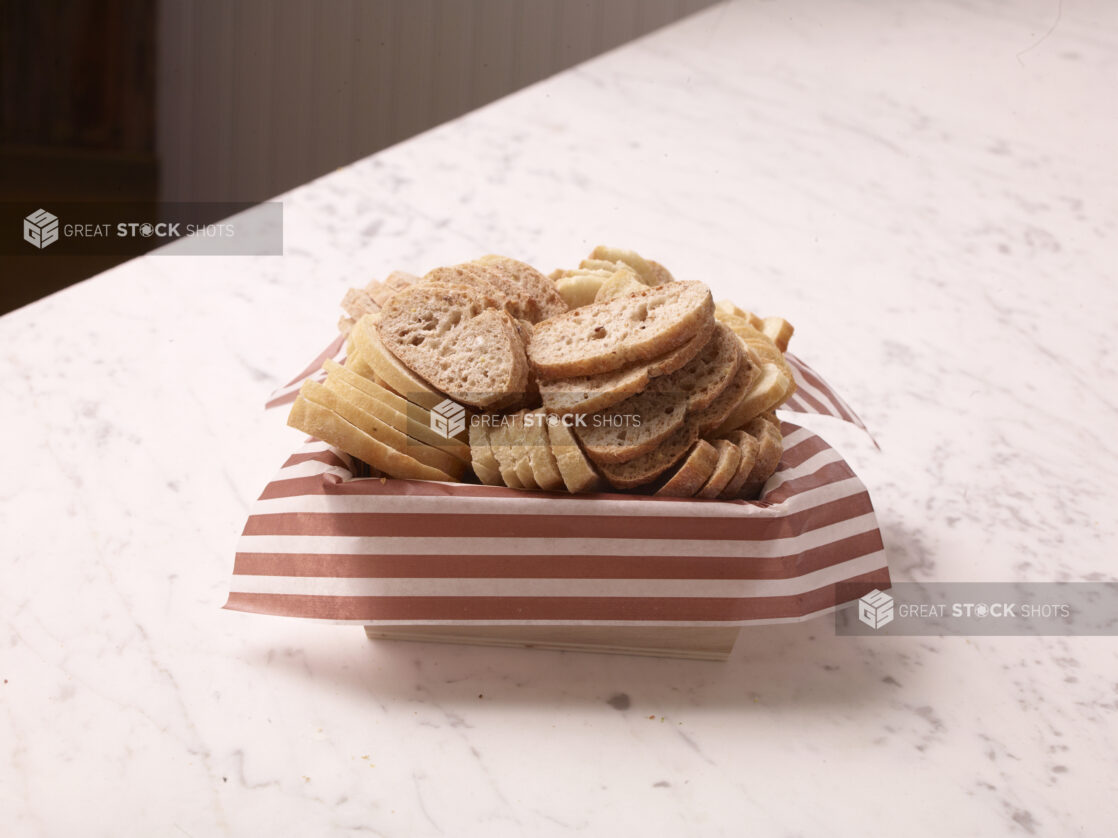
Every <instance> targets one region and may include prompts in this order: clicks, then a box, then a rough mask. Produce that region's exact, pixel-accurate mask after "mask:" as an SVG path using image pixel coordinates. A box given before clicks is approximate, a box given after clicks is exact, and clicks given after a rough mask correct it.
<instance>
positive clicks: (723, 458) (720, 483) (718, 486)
mask: <svg viewBox="0 0 1118 838" xmlns="http://www.w3.org/2000/svg"><path fill="white" fill-rule="evenodd" d="M712 444H713V445H714V447H715V448H716V449H717V450H718V463H717V464H716V465H715V467H714V471H713V472H712V473H711V475H710V478H709V479H708V480H707V482H706V483H704V484H703V487H702V488H701V489H699V491H697V492H696V493H695V497H697V498H716V497H719V496H720V495H721V494H722V491H723V490H724V489H725V488H726V486H727V484H728V483H729V482H730V480H732V479H733V477H734V475H735V474H737V471H738V466H739V465H741V449H740V448H739V447H738V446H736V445H734V443H732V442H730V440H728V439H716V440H714V442H713V443H712Z"/></svg>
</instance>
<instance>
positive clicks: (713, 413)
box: [688, 356, 757, 436]
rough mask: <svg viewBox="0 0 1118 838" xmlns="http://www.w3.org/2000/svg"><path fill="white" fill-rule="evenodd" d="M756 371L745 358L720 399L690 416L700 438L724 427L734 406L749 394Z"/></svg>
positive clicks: (719, 396)
mask: <svg viewBox="0 0 1118 838" xmlns="http://www.w3.org/2000/svg"><path fill="white" fill-rule="evenodd" d="M756 370H757V368H756V367H754V366H753V365H752V364H749V363H747V362H746V361H745V359H744V356H743V359H742V363H741V364H740V365H739V366H738V369H737V372H735V373H734V377H733V378H731V379H730V383H729V384H728V385H727V386H726V389H724V390H723V391H722V392H721V393H719V394H718V397H717V398H715V400H714V401H712V402H711V403H710V405H709V406H708V407H706V408H704V409H703V410H700V411H697V412H695V413H692V414H689V416H688V418H689V419H690V420H691V422H692V423H693V424H694V426H695V430H696V432H697V433H698V434H699V436H710V435H711V434H713V433H714V432H715V430H716V429H718V428H720V427H721V426H722V423H723V422H725V421H726V417H727V416H728V415H729V414H730V412H731V411H732V410H733V409H734V406H735V405H737V404H738V403H740V402H741V400H742V397H743V396H744V395H745V394H746V393H747V392H749V388H750V387H751V386H752V384H753V378H754V375H755V373H756Z"/></svg>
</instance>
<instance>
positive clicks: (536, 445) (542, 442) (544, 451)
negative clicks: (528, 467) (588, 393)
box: [521, 410, 563, 492]
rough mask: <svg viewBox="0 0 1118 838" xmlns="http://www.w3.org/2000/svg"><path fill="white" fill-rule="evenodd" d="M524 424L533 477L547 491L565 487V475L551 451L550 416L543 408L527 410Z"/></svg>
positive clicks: (523, 415) (523, 416) (524, 413)
mask: <svg viewBox="0 0 1118 838" xmlns="http://www.w3.org/2000/svg"><path fill="white" fill-rule="evenodd" d="M521 417H522V418H521V421H522V422H523V425H524V447H525V448H526V449H527V451H528V458H529V460H531V463H532V477H533V478H535V481H536V483H537V484H538V485H539V487H540V488H541V489H543V490H544V491H545V492H556V491H558V490H560V489H562V488H563V475H562V474H561V473H560V471H559V465H558V464H557V463H556V461H555V455H554V454H553V453H552V452H551V440H550V437H549V436H548V432H547V420H548V416H547V414H546V413H544V412H543V411H542V410H539V411H536V410H527V411H524V412H523V413H522V414H521Z"/></svg>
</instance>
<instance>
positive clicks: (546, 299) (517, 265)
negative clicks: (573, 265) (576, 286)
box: [477, 253, 567, 322]
mask: <svg viewBox="0 0 1118 838" xmlns="http://www.w3.org/2000/svg"><path fill="white" fill-rule="evenodd" d="M477 261H478V263H480V264H482V265H498V266H500V267H501V268H503V269H504V270H505V271H507V272H508V273H509V274H510V275H511V276H512V277H513V278H514V279H515V280H516V281H517V282H518V283H520V285H522V286H523V287H524V288H526V289H527V290H528V293H529V294H531V295H532V297H533V299H534V300H535V302H536V308H537V310H538V319H539V320H546V319H547V318H549V317H554V316H555V315H557V314H562V313H563V312H564V311H566V310H567V304H566V302H564V300H563V297H562V296H561V295H560V294H559V291H558V289H556V287H555V283H554V282H552V281H551V280H550V279H548V278H547V277H546V276H544V275H543V274H542V273H540V272H539V271H537V270H536V269H535V268H533V267H532V266H531V265H529V264H528V263H527V262H521V261H520V260H519V259H512V258H510V257H508V256H500V255H498V254H496V253H490V254H488V255H486V256H482V257H481V258H480V259H478V260H477ZM532 322H538V321H532Z"/></svg>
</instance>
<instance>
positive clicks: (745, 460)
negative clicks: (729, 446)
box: [719, 431, 757, 499]
mask: <svg viewBox="0 0 1118 838" xmlns="http://www.w3.org/2000/svg"><path fill="white" fill-rule="evenodd" d="M725 439H728V440H729V441H730V442H732V443H734V444H735V445H736V446H738V448H739V449H741V460H740V461H739V462H738V470H737V471H736V472H734V476H733V477H731V478H730V482H729V483H727V484H726V486H725V488H723V489H722V493H721V494H720V495H719V497H720V498H724V499H730V498H736V497H738V496H739V495H740V494H741V488H742V486H744V485H745V481H746V479H747V478H748V477H749V472H751V471H753V465H754V464H755V463H756V462H757V440H756V439H754V438H753V437H751V436H750V435H749V434H747V433H746V432H745V431H730V433H728V434H726V436H725Z"/></svg>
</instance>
